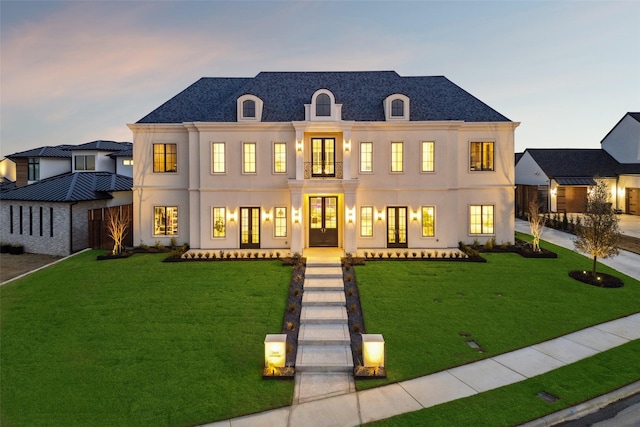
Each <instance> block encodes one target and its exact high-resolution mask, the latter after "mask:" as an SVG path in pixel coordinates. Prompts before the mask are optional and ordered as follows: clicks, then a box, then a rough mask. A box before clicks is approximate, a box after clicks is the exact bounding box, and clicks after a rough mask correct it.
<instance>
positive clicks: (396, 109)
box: [245, 99, 404, 117]
mask: <svg viewBox="0 0 640 427" xmlns="http://www.w3.org/2000/svg"><path fill="white" fill-rule="evenodd" d="M245 102H246V101H245ZM403 116H404V101H403V100H402V99H394V100H393V101H391V117H403Z"/></svg>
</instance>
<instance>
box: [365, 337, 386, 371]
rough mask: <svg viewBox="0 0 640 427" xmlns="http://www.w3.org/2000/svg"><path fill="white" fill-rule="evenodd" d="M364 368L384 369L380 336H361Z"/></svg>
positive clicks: (382, 341)
mask: <svg viewBox="0 0 640 427" xmlns="http://www.w3.org/2000/svg"><path fill="white" fill-rule="evenodd" d="M362 355H363V357H364V367H365V368H384V338H382V335H381V334H362Z"/></svg>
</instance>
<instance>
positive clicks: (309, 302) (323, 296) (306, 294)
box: [302, 288, 347, 307]
mask: <svg viewBox="0 0 640 427" xmlns="http://www.w3.org/2000/svg"><path fill="white" fill-rule="evenodd" d="M346 303H347V300H346V298H345V295H344V290H340V291H304V288H303V292H302V306H303V307H306V306H320V307H322V306H326V307H332V306H337V307H341V306H342V307H344V306H346Z"/></svg>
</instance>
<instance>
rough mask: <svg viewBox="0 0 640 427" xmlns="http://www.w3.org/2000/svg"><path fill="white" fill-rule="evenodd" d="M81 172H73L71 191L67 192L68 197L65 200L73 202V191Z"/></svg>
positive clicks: (70, 184)
mask: <svg viewBox="0 0 640 427" xmlns="http://www.w3.org/2000/svg"><path fill="white" fill-rule="evenodd" d="M79 174H80V172H73V173H72V175H71V182H70V183H69V189H68V190H67V195H66V196H65V200H71V196H72V195H73V191H74V189H75V186H76V183H77V182H78V175H79Z"/></svg>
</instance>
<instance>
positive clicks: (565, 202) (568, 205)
mask: <svg viewBox="0 0 640 427" xmlns="http://www.w3.org/2000/svg"><path fill="white" fill-rule="evenodd" d="M586 204H587V187H558V209H557V210H558V212H584V210H585V207H586Z"/></svg>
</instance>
